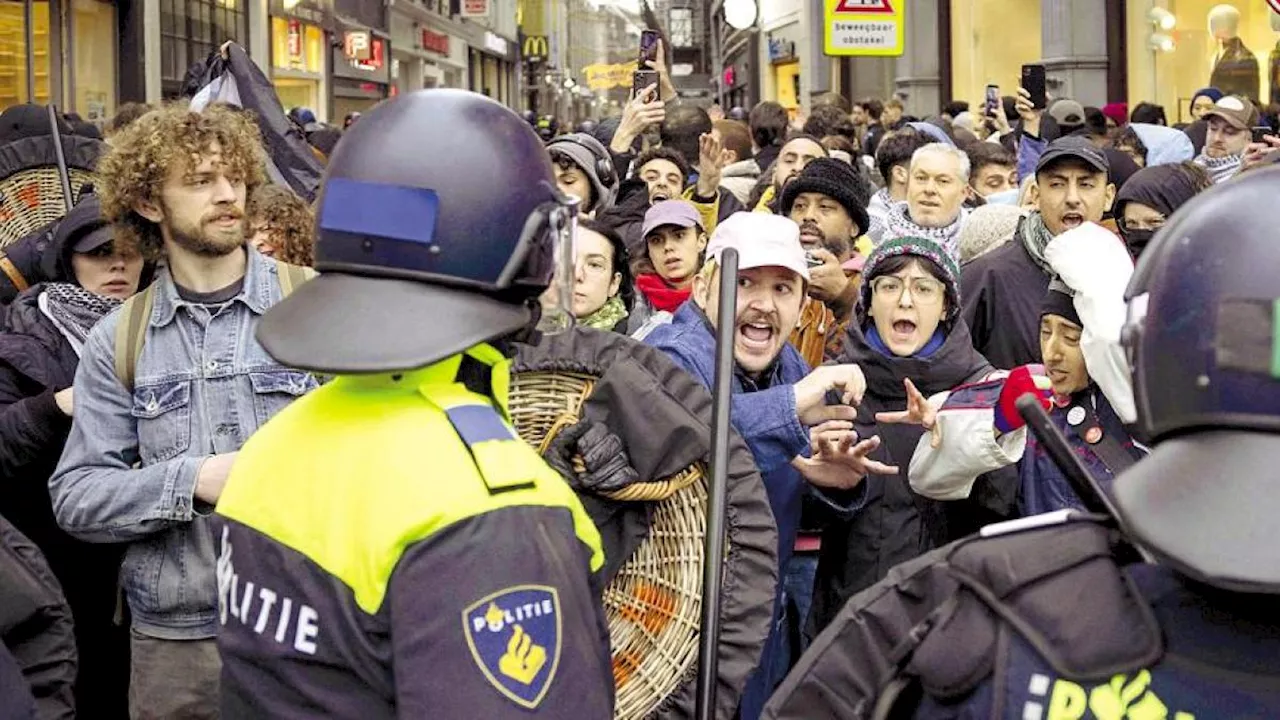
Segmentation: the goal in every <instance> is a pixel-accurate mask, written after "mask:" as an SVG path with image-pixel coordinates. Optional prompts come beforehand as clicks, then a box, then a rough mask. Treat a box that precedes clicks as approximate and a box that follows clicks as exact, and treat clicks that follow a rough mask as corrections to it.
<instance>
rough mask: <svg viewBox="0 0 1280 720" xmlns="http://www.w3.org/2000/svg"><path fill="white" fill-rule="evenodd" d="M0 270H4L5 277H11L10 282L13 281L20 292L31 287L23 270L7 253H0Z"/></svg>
mask: <svg viewBox="0 0 1280 720" xmlns="http://www.w3.org/2000/svg"><path fill="white" fill-rule="evenodd" d="M0 271H3V272H4V274H5V277H7V278H9V282H11V283H13V287H14V288H16V289H17V291H18V292H22V291H24V290H26V289H27V288H29V287H31V285H30V284H29V283H28V282H27V279H26V278H24V277H23V276H22V271H21V270H19V269H18V266H17V265H14V264H13V261H12V260H10V259H9V256H8V255H7V254H5V253H0Z"/></svg>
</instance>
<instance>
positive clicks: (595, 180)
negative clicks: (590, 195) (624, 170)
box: [547, 133, 618, 210]
mask: <svg viewBox="0 0 1280 720" xmlns="http://www.w3.org/2000/svg"><path fill="white" fill-rule="evenodd" d="M547 152H549V153H551V159H552V160H553V161H554V160H555V157H556V155H564V156H566V157H568V158H569V159H570V160H572V161H573V164H574V165H577V166H578V167H579V168H580V169H581V170H582V172H584V173H586V175H587V180H588V181H590V182H591V188H592V189H593V190H595V196H596V198H595V204H594V205H593V206H592V207H591V208H590V209H591V210H600V209H602V208H605V207H608V206H609V205H611V204H613V192H614V189H615V188H616V187H617V185H618V173H617V172H616V171H615V170H614V168H613V156H612V155H610V154H609V150H608V148H606V147H605V146H604V145H602V144H601V143H600V141H599V140H597V139H595V138H594V137H592V136H590V135H588V134H586V133H569V134H568V135H561V136H559V137H557V138H555V139H553V140H552V141H551V142H549V143H547ZM601 165H604V166H605V168H604V169H605V170H606V171H607V172H605V173H604V176H603V177H602V176H601V173H600V169H601ZM585 199H586V198H584V200H585Z"/></svg>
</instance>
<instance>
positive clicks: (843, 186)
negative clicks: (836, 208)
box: [779, 158, 871, 235]
mask: <svg viewBox="0 0 1280 720" xmlns="http://www.w3.org/2000/svg"><path fill="white" fill-rule="evenodd" d="M801 193H820V194H822V195H826V196H827V197H829V198H831V199H832V200H835V201H836V202H838V203H840V204H841V205H843V206H844V209H845V211H847V212H848V213H849V217H851V218H853V221H854V222H855V223H857V224H858V234H859V235H861V234H863V233H865V232H866V231H867V230H868V229H869V228H870V226H871V220H870V218H869V217H868V216H867V204H868V203H869V202H870V201H871V188H870V187H868V185H867V181H866V180H864V179H863V177H862V175H861V174H859V173H858V171H857V170H855V169H854V168H853V166H851V165H849V163H846V162H844V161H842V160H836V159H833V158H818V159H816V160H814V161H813V162H811V163H809V164H808V165H806V166H805V168H804V170H802V171H800V174H799V175H797V176H796V179H795V180H792V181H791V182H790V183H788V184H787V187H786V189H785V190H783V191H782V204H781V205H780V206H779V207H780V208H781V210H782V214H783V215H787V216H790V215H791V206H792V205H794V204H795V202H796V198H798V197H800V194H801Z"/></svg>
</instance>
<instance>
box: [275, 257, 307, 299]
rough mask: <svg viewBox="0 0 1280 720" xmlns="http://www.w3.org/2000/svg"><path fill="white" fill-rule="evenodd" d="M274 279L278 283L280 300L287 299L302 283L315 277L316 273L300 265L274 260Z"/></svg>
mask: <svg viewBox="0 0 1280 720" xmlns="http://www.w3.org/2000/svg"><path fill="white" fill-rule="evenodd" d="M275 263H276V277H278V278H279V282H280V299H281V300H283V299H284V298H287V297H289V296H290V295H292V294H293V291H294V290H297V289H298V288H299V287H301V286H302V284H303V283H305V282H306V281H308V280H310V279H311V278H313V277H315V276H316V271H315V270H312V269H311V268H309V267H303V266H302V265H292V264H290V263H287V262H281V261H280V260H276V261H275Z"/></svg>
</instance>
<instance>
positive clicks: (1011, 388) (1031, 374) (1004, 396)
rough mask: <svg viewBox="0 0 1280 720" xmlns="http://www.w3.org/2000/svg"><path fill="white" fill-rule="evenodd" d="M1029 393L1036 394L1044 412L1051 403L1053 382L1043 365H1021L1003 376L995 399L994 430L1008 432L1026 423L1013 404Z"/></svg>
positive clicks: (1002, 432)
mask: <svg viewBox="0 0 1280 720" xmlns="http://www.w3.org/2000/svg"><path fill="white" fill-rule="evenodd" d="M1027 393H1031V394H1032V395H1035V396H1036V399H1038V400H1039V401H1040V404H1041V405H1043V406H1044V409H1045V412H1048V411H1049V408H1051V407H1052V404H1053V384H1052V383H1051V382H1050V381H1049V376H1048V374H1046V371H1045V369H1044V366H1043V365H1022V366H1020V367H1016V368H1014V369H1013V370H1012V371H1011V372H1010V373H1009V377H1007V378H1005V381H1004V387H1003V388H1002V389H1001V390H1000V398H999V399H998V400H997V401H996V407H995V411H996V430H999V431H1000V432H1001V434H1004V433H1010V432H1013V431H1014V430H1017V429H1018V428H1020V427H1022V426H1023V425H1026V422H1025V421H1023V419H1022V416H1021V415H1019V414H1018V408H1017V406H1016V405H1015V404H1014V403H1016V402H1017V401H1018V398H1020V397H1022V396H1023V395H1026V394H1027Z"/></svg>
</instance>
